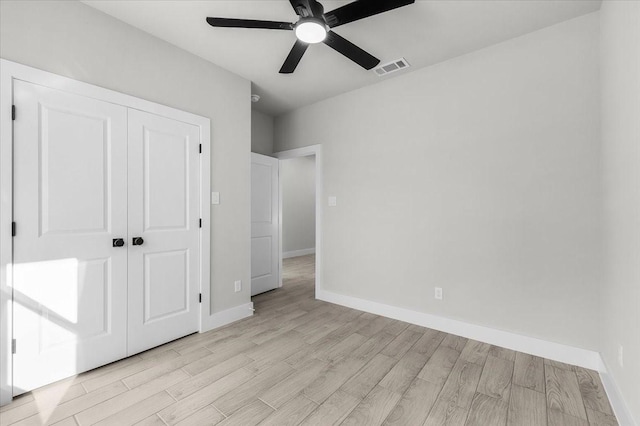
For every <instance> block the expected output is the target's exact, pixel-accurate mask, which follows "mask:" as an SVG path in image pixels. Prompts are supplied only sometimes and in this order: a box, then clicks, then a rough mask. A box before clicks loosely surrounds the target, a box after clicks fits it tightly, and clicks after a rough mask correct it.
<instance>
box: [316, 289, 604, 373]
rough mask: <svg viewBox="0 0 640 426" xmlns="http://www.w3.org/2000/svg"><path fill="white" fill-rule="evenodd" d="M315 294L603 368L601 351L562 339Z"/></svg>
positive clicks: (459, 333) (376, 311)
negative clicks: (524, 334)
mask: <svg viewBox="0 0 640 426" xmlns="http://www.w3.org/2000/svg"><path fill="white" fill-rule="evenodd" d="M316 298H318V299H320V300H324V301H325V302H330V303H335V304H337V305H342V306H347V307H349V308H353V309H358V310H360V311H365V312H370V313H372V314H376V315H381V316H384V317H388V318H393V319H397V320H400V321H404V322H408V323H411V324H416V325H420V326H422V327H428V328H433V329H435V330H440V331H444V332H447V333H451V334H455V335H457V336H462V337H466V338H468V339H474V340H478V341H481V342H485V343H489V344H492V345H496V346H500V347H503V348H507V349H512V350H514V351H518V352H524V353H527V354H531V355H535V356H539V357H543V358H548V359H551V360H554V361H560V362H564V363H567V364H572V365H577V366H580V367H584V368H589V369H591V370H596V371H602V370H603V364H602V359H601V357H600V354H599V353H598V352H595V351H590V350H587V349H581V348H575V347H573V346H567V345H563V344H560V343H553V342H548V341H546V340H541V339H537V338H535V337H528V336H523V335H521V334H517V333H512V332H509V331H503V330H497V329H494V328H490V327H485V326H481V325H476V324H471V323H467V322H463V321H459V320H453V319H449V318H445V317H441V316H438V315H432V314H426V313H423V312H417V311H412V310H409V309H404V308H398V307H395V306H391V305H385V304H383V303H378V302H372V301H369V300H365V299H360V298H357V297H351V296H344V295H342V294H338V293H333V292H330V291H326V290H317V291H316Z"/></svg>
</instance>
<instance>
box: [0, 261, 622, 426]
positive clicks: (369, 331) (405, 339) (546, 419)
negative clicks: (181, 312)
mask: <svg viewBox="0 0 640 426" xmlns="http://www.w3.org/2000/svg"><path fill="white" fill-rule="evenodd" d="M284 264H285V269H284V287H283V288H281V289H278V290H275V291H272V292H269V293H265V294H262V295H259V296H256V297H254V299H253V301H254V303H255V309H256V314H255V315H254V316H253V317H251V318H247V319H245V320H242V321H239V322H237V323H235V324H232V325H229V326H227V327H224V328H221V329H218V330H214V331H211V332H209V333H204V334H194V335H191V336H187V337H185V338H183V339H180V340H176V341H174V342H171V343H168V344H166V345H163V346H161V347H158V348H155V349H152V350H149V351H147V352H144V353H141V354H138V355H136V356H133V357H131V358H127V359H125V360H122V361H118V362H116V363H113V364H110V365H107V366H105V367H102V368H98V369H96V370H92V371H89V372H87V373H84V374H81V375H79V376H77V377H73V378H70V379H67V380H63V381H61V382H58V383H54V384H52V385H50V386H47V387H45V388H42V389H38V390H35V391H33V392H31V393H28V394H25V395H22V396H20V397H18V398H16V399H15V400H14V401H13V402H12V403H11V404H9V405H7V406H4V407H2V408H0V424H2V425H3V426H4V425H42V424H57V425H64V426H67V425H82V426H84V425H90V424H100V425H130V424H137V425H160V426H162V425H198V426H200V425H216V424H217V425H242V426H250V425H257V424H260V425H278V426H283V425H323V426H324V425H338V424H342V425H382V424H384V425H403V426H406V425H409V426H411V425H469V426H470V425H479V426H493V425H496V426H498V425H500V426H538V425H548V426H556V425H558V426H560V425H562V426H568V425H585V426H589V425H607V426H608V425H616V424H617V422H616V419H615V417H614V415H613V412H612V410H611V406H610V405H609V401H608V400H607V397H606V394H605V393H604V390H603V388H602V384H601V383H600V379H599V376H598V374H597V373H596V372H594V371H590V370H586V369H583V368H578V367H574V366H571V365H567V364H562V363H558V362H554V361H550V360H545V359H542V358H538V357H535V356H531V355H527V354H523V353H516V352H513V351H511V350H508V349H504V348H499V347H495V346H491V345H488V344H485V343H481V342H477V341H473V340H468V339H465V338H462V337H459V336H453V335H450V334H446V333H442V332H439V331H436V330H430V329H426V328H423V327H418V326H415V325H410V324H407V323H403V322H400V321H396V320H392V319H388V318H383V317H379V316H377V315H373V314H369V313H364V312H360V311H356V310H352V309H348V308H344V307H341V306H337V305H332V304H329V303H325V302H320V301H317V300H315V299H314V297H313V296H314V288H313V283H314V270H313V268H314V257H313V255H311V256H302V257H298V258H293V259H285V261H284Z"/></svg>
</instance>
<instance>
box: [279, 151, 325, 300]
mask: <svg viewBox="0 0 640 426" xmlns="http://www.w3.org/2000/svg"><path fill="white" fill-rule="evenodd" d="M274 155H275V157H276V158H278V159H279V160H280V176H285V177H286V176H287V175H289V174H291V175H293V176H294V178H295V176H296V174H298V173H299V174H300V178H301V180H302V179H304V180H305V182H304V183H300V184H295V183H294V184H291V186H292V187H293V186H294V185H299V186H300V187H302V188H306V193H305V195H306V196H307V198H305V200H306V201H305V203H306V207H305V208H304V209H303V210H301V212H296V211H295V209H296V206H298V205H299V204H300V203H299V202H297V201H296V200H294V199H292V198H293V196H295V194H296V191H295V189H291V188H285V187H283V183H284V182H285V181H284V180H283V179H280V193H281V194H283V192H284V194H283V195H282V196H281V197H280V226H279V232H280V286H281V287H282V286H283V285H284V286H286V285H287V283H294V282H295V283H297V285H298V286H300V287H305V286H306V288H309V287H311V286H313V293H311V297H313V298H317V297H318V295H319V293H320V292H321V289H322V204H321V200H322V146H321V145H311V146H307V147H304V148H297V149H291V150H288V151H280V152H276V153H275V154H274ZM287 161H292V162H291V163H286V162H287ZM293 161H299V162H298V163H294V162H293ZM289 172H292V173H289ZM296 172H298V173H296ZM303 174H304V178H303ZM310 182H311V183H310ZM310 187H311V188H310ZM286 193H289V198H288V201H287V195H286ZM309 195H312V197H313V202H311V201H309V198H308V196H309ZM310 206H312V208H313V212H311V213H309V212H310ZM285 211H288V212H289V214H288V215H285ZM300 213H303V214H304V213H306V217H304V218H301V216H303V214H300ZM309 216H312V217H313V220H311V221H309ZM309 222H311V224H312V226H313V227H314V228H315V232H313V233H310V232H309V231H308V226H309ZM303 223H304V224H305V225H303ZM302 226H306V227H307V228H305V229H306V230H305V232H306V234H305V235H302V233H301V232H302V231H300V229H302V228H301V227H302ZM310 235H312V236H313V237H310ZM285 238H286V241H285ZM305 245H306V246H307V247H303V246H305ZM290 285H292V284H290ZM301 291H302V290H301Z"/></svg>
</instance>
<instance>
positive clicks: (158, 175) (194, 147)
mask: <svg viewBox="0 0 640 426" xmlns="http://www.w3.org/2000/svg"><path fill="white" fill-rule="evenodd" d="M199 144H200V133H199V129H198V127H197V126H193V125H190V124H186V123H183V122H180V121H176V120H172V119H168V118H164V117H160V116H157V115H154V114H149V113H145V112H141V111H137V110H129V315H128V319H129V337H128V352H129V354H130V355H131V354H135V353H138V352H141V351H143V350H146V349H149V348H152V347H154V346H158V345H161V344H163V343H165V342H168V341H171V340H174V339H177V338H179V337H182V336H184V335H187V334H189V333H192V332H195V331H197V330H198V316H199V304H198V295H199V292H200V290H199V258H198V250H199V238H200V233H199V219H200V218H199V214H198V212H199V205H200V204H199V203H200V201H199V200H200V198H199V177H200V169H199ZM134 237H141V238H142V239H143V240H144V243H143V244H142V245H132V244H131V243H132V238H134Z"/></svg>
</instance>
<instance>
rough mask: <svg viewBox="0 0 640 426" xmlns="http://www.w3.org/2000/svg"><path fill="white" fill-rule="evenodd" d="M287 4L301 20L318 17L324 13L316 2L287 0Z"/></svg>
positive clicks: (310, 0)
mask: <svg viewBox="0 0 640 426" xmlns="http://www.w3.org/2000/svg"><path fill="white" fill-rule="evenodd" d="M289 3H291V7H293V10H295V11H296V14H297V15H298V16H300V17H301V18H310V17H320V16H322V14H323V13H324V7H323V6H322V5H321V4H320V3H318V2H317V1H316V0H289Z"/></svg>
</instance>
